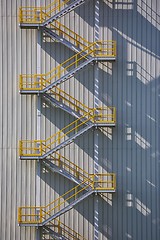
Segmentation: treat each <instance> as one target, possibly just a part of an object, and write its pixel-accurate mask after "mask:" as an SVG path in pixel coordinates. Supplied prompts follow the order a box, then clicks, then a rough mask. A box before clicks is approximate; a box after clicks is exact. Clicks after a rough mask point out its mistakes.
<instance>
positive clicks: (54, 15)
mask: <svg viewBox="0 0 160 240" xmlns="http://www.w3.org/2000/svg"><path fill="white" fill-rule="evenodd" d="M84 2H85V0H64V1H62V0H54V1H53V2H52V3H51V4H49V5H47V6H45V7H33V6H31V7H29V6H28V7H20V8H19V23H20V24H19V25H20V27H21V28H36V27H43V26H47V25H48V24H49V23H51V22H53V21H54V20H56V19H58V18H60V17H62V16H64V15H65V14H67V13H69V12H70V11H72V10H74V9H75V8H77V7H79V6H80V5H81V4H83V3H84Z"/></svg>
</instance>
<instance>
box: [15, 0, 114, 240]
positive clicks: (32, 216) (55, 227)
mask: <svg viewBox="0 0 160 240" xmlns="http://www.w3.org/2000/svg"><path fill="white" fill-rule="evenodd" d="M84 2H85V0H64V1H62V0H55V1H53V2H52V3H51V4H50V5H48V6H46V7H21V8H20V9H19V22H20V24H19V25H20V27H21V28H37V27H38V28H40V29H43V32H44V34H45V35H46V36H49V37H51V38H52V39H56V40H58V41H60V42H61V43H62V44H64V45H66V46H67V47H69V48H71V49H72V50H73V51H75V52H76V54H74V55H73V56H71V57H70V58H69V59H67V60H65V61H64V62H63V63H61V64H59V65H57V66H56V67H55V68H53V69H52V70H51V71H50V72H47V73H44V74H21V75H20V78H19V90H20V93H21V94H42V95H43V96H44V97H45V99H47V100H49V101H50V102H52V103H53V104H54V105H56V106H58V107H60V108H62V109H63V110H65V111H66V112H68V113H70V114H72V115H73V116H74V117H76V118H77V119H76V120H75V121H73V122H72V123H70V124H69V125H67V126H65V127H64V128H62V129H61V130H59V131H58V132H56V133H55V134H53V135H52V136H50V137H49V138H47V139H45V140H40V139H38V140H21V141H19V156H20V159H22V160H24V159H26V160H27V159H28V160H36V159H38V160H42V163H43V164H44V165H45V166H46V167H48V168H49V169H50V170H52V171H54V172H57V173H59V174H61V175H63V176H64V177H66V178H68V179H69V180H71V181H73V182H74V183H75V184H76V186H74V187H73V188H72V189H70V190H69V191H67V192H65V193H64V194H63V195H61V196H59V197H58V198H57V199H55V200H53V201H52V202H51V203H49V204H47V205H45V206H27V207H26V206H22V207H19V209H18V223H19V225H20V226H37V227H40V226H43V234H44V235H47V234H48V236H49V239H50V237H51V238H53V239H79V240H81V239H84V240H85V238H84V237H83V236H81V235H80V234H78V233H77V232H75V231H74V230H72V229H71V228H69V227H67V226H66V225H64V224H63V223H61V222H60V221H59V220H57V218H58V217H59V216H61V215H62V214H64V213H65V212H67V211H69V210H70V209H71V208H73V207H74V206H75V205H76V204H78V203H80V202H81V201H83V200H84V199H85V198H87V197H89V196H90V195H91V194H93V193H99V192H100V193H106V192H107V193H108V192H110V193H113V192H115V190H116V177H115V174H113V173H102V174H101V173H98V174H90V173H88V172H86V171H84V170H83V169H82V168H80V167H79V166H78V165H76V164H75V163H73V162H72V161H70V160H69V159H67V158H66V157H65V156H62V155H61V154H59V153H58V152H57V151H58V150H60V149H61V148H63V147H65V146H66V145H68V144H70V143H71V142H73V141H74V139H75V138H77V137H78V136H80V135H82V134H83V133H85V132H86V131H87V130H89V129H90V128H92V127H95V126H96V127H113V126H115V123H116V110H115V108H114V107H98V108H89V107H88V106H86V105H85V104H83V103H81V102H80V101H78V100H77V99H75V98H74V97H72V96H70V95H69V94H68V93H66V92H65V91H63V90H62V89H60V88H59V87H57V85H59V84H61V83H63V82H64V81H66V80H68V79H71V78H72V77H73V76H74V75H75V74H76V73H77V72H78V71H79V70H81V69H83V68H84V67H85V66H87V65H88V64H90V63H92V62H93V61H113V60H115V58H116V42H115V41H96V42H89V41H87V40H86V39H85V38H83V37H81V36H80V35H78V34H77V33H75V32H74V31H72V30H70V29H69V28H67V27H66V26H65V25H63V24H61V23H60V22H59V21H57V19H58V18H60V17H61V16H64V15H65V14H67V13H68V12H70V11H72V10H73V9H75V8H76V7H78V6H80V5H81V4H83V3H84Z"/></svg>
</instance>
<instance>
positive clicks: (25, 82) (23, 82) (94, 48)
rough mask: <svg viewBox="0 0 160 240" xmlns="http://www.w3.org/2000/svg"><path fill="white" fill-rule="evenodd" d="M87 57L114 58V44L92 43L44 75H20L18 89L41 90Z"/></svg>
mask: <svg viewBox="0 0 160 240" xmlns="http://www.w3.org/2000/svg"><path fill="white" fill-rule="evenodd" d="M89 56H92V57H98V58H106V57H115V56H116V42H115V41H97V42H94V43H92V44H90V45H89V46H87V47H85V48H84V49H83V50H82V51H80V52H79V53H77V54H75V55H74V56H72V57H70V58H69V59H67V60H66V61H64V62H63V63H61V64H59V65H58V66H57V67H55V68H53V69H52V70H51V71H50V72H47V73H45V74H21V75H20V78H19V88H20V90H42V89H44V88H46V87H47V86H49V85H50V84H51V83H52V82H53V81H55V80H58V79H59V78H60V77H62V76H64V75H65V74H66V73H68V72H69V71H71V70H73V69H75V68H77V67H78V66H79V65H80V64H82V63H83V62H84V61H86V60H87V59H88V57H89Z"/></svg>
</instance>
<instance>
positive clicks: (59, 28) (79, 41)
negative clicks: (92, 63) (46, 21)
mask: <svg viewBox="0 0 160 240" xmlns="http://www.w3.org/2000/svg"><path fill="white" fill-rule="evenodd" d="M50 28H51V29H52V30H54V31H55V32H58V35H59V36H61V37H62V36H63V37H65V38H67V39H68V40H69V41H70V42H71V43H73V44H74V45H75V46H76V47H80V48H81V49H84V48H85V47H87V46H89V45H90V44H92V42H89V41H87V40H86V39H85V38H83V37H81V36H80V35H78V34H77V33H75V32H74V31H72V30H71V29H69V28H68V27H66V26H65V25H63V24H62V23H60V22H59V21H54V22H53V23H50Z"/></svg>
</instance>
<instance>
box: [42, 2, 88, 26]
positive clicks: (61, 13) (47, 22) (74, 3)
mask: <svg viewBox="0 0 160 240" xmlns="http://www.w3.org/2000/svg"><path fill="white" fill-rule="evenodd" d="M84 2H85V0H76V1H74V2H73V3H71V4H70V5H69V6H67V7H65V8H64V9H62V10H61V11H60V12H58V13H57V14H55V15H54V16H52V17H50V18H49V19H48V20H46V21H45V22H44V23H43V26H47V25H48V24H50V23H52V22H53V21H54V20H57V19H58V18H60V17H62V16H64V15H66V14H67V13H69V12H71V11H72V10H74V9H75V8H77V7H79V6H80V5H82V4H83V3H84Z"/></svg>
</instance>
